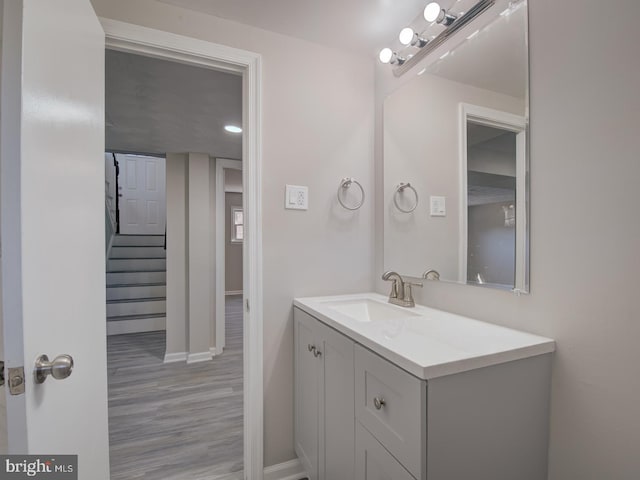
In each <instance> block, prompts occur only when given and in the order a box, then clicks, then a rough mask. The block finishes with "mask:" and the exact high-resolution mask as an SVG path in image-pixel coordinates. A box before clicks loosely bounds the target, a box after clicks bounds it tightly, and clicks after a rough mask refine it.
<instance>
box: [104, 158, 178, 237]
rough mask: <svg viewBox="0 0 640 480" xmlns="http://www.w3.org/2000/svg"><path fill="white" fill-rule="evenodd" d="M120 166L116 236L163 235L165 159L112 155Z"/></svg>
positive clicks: (164, 219) (165, 214)
mask: <svg viewBox="0 0 640 480" xmlns="http://www.w3.org/2000/svg"><path fill="white" fill-rule="evenodd" d="M116 158H117V159H118V162H119V164H120V172H121V173H120V185H121V186H122V188H121V189H120V193H121V194H122V197H121V199H120V233H122V234H124V235H164V229H165V222H166V217H167V213H166V208H167V207H166V193H165V192H166V180H165V178H166V171H165V167H166V165H165V159H164V158H158V157H147V156H141V155H116Z"/></svg>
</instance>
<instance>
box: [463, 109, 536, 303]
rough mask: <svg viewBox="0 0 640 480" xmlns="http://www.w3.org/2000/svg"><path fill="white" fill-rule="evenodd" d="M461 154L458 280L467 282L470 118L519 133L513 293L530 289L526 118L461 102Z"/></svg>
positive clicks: (517, 134) (517, 135)
mask: <svg viewBox="0 0 640 480" xmlns="http://www.w3.org/2000/svg"><path fill="white" fill-rule="evenodd" d="M459 113H460V114H459V122H460V124H459V129H458V130H459V141H458V145H459V148H460V150H459V157H460V167H459V168H460V172H459V175H458V178H459V190H460V215H459V221H460V224H459V233H458V236H459V237H458V281H459V282H461V283H467V255H468V248H469V246H468V238H467V236H468V225H467V216H468V210H467V209H468V205H467V203H468V193H467V187H468V185H467V121H469V120H471V121H473V122H474V123H479V124H481V125H485V126H487V127H494V128H499V129H501V130H506V131H509V132H513V133H515V134H516V258H515V284H514V288H513V291H514V292H526V291H527V290H526V289H527V283H528V282H527V280H526V275H527V271H528V269H527V256H526V249H527V245H526V243H527V235H526V229H527V223H526V222H527V216H526V214H525V213H526V211H527V205H526V198H527V197H526V173H527V155H526V142H527V120H526V118H525V117H523V116H520V115H515V114H513V113H508V112H503V111H501V110H495V109H492V108H487V107H481V106H478V105H472V104H469V103H460V110H459Z"/></svg>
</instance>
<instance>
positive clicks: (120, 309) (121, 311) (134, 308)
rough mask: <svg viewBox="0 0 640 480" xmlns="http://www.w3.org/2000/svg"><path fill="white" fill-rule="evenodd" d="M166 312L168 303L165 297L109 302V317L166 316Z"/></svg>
mask: <svg viewBox="0 0 640 480" xmlns="http://www.w3.org/2000/svg"><path fill="white" fill-rule="evenodd" d="M166 311H167V301H166V299H165V298H163V297H159V298H138V299H134V300H128V299H125V300H109V301H108V302H107V317H121V316H128V315H148V314H152V313H162V314H165V313H166Z"/></svg>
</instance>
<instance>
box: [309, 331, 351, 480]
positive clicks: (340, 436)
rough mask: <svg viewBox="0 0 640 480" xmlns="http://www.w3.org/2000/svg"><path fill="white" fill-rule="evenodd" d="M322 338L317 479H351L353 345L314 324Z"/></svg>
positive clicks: (345, 338)
mask: <svg viewBox="0 0 640 480" xmlns="http://www.w3.org/2000/svg"><path fill="white" fill-rule="evenodd" d="M317 332H318V337H319V338H320V339H321V345H322V349H321V350H320V351H321V352H322V353H321V355H320V357H321V358H322V370H321V382H320V424H319V425H320V472H319V473H320V478H321V479H324V480H337V479H340V480H353V478H354V464H355V457H354V456H355V452H354V449H355V412H354V405H355V404H354V342H353V341H352V340H350V339H349V338H347V337H345V336H344V335H342V334H340V333H338V332H336V331H335V330H333V329H331V328H329V327H327V326H325V325H323V324H322V323H320V322H318V323H317Z"/></svg>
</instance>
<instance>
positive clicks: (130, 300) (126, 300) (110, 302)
mask: <svg viewBox="0 0 640 480" xmlns="http://www.w3.org/2000/svg"><path fill="white" fill-rule="evenodd" d="M166 299H167V298H166V297H164V296H161V297H138V298H120V299H114V300H107V305H115V304H117V303H136V302H158V301H160V300H166Z"/></svg>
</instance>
